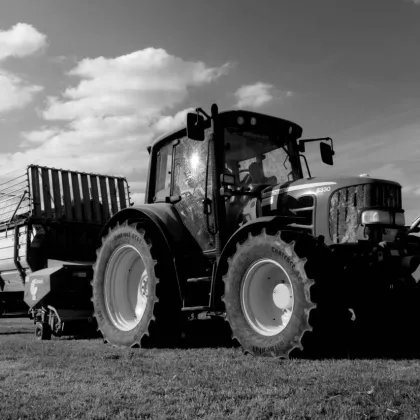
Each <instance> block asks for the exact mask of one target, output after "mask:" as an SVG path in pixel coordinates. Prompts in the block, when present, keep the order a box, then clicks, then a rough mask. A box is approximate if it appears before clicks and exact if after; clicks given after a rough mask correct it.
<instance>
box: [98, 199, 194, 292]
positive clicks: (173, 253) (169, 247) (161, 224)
mask: <svg viewBox="0 0 420 420" xmlns="http://www.w3.org/2000/svg"><path fill="white" fill-rule="evenodd" d="M125 221H132V222H135V221H142V222H144V223H151V224H152V225H153V227H154V228H157V229H158V231H159V233H160V236H161V239H162V242H163V245H164V246H165V249H164V250H163V252H165V253H166V254H167V255H168V256H169V258H170V260H172V262H173V272H174V274H175V276H176V279H177V283H178V287H179V292H180V297H181V299H182V296H183V286H182V285H183V281H182V278H181V276H180V273H181V272H182V270H180V268H181V265H182V256H183V255H185V254H188V253H189V252H191V253H194V251H197V247H198V245H197V243H196V242H195V241H194V238H192V236H191V234H190V233H189V232H188V231H187V229H186V228H185V226H184V225H183V223H182V221H181V219H180V217H179V215H178V213H177V211H176V209H175V208H174V206H173V205H172V204H166V203H156V204H143V205H139V206H136V207H129V208H126V209H123V210H120V211H119V212H117V213H116V214H114V216H112V218H111V219H110V220H109V221H108V222H107V224H106V225H105V226H104V228H103V229H102V232H101V235H100V238H102V237H103V236H104V235H106V234H107V232H108V230H109V229H110V228H112V227H114V226H115V225H116V224H117V223H119V224H122V223H124V222H125ZM100 238H99V241H100ZM199 250H200V249H199ZM200 251H201V250H200Z"/></svg>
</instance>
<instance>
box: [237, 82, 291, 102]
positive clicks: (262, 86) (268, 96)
mask: <svg viewBox="0 0 420 420" xmlns="http://www.w3.org/2000/svg"><path fill="white" fill-rule="evenodd" d="M281 96H286V97H288V96H292V92H283V93H282V94H281ZM235 97H236V100H237V102H236V106H237V107H240V108H241V107H248V108H260V107H261V106H263V105H264V104H266V103H268V102H271V101H272V100H273V99H275V97H276V93H275V91H274V86H273V85H270V84H267V83H262V82H257V83H254V84H253V85H245V86H242V87H240V88H239V89H238V90H237V91H236V92H235Z"/></svg>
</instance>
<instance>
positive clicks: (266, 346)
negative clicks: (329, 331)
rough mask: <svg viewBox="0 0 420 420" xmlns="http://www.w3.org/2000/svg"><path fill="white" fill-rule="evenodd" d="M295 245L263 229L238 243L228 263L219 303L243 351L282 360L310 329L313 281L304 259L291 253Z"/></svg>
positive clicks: (300, 343)
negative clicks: (222, 302) (222, 305)
mask: <svg viewBox="0 0 420 420" xmlns="http://www.w3.org/2000/svg"><path fill="white" fill-rule="evenodd" d="M311 243H313V242H311ZM297 244H298V243H297V242H293V241H290V242H289V243H288V242H286V241H284V240H283V239H282V237H281V235H280V233H277V234H276V235H268V234H267V233H266V231H265V230H263V231H262V233H261V234H259V235H257V236H252V235H251V234H249V236H248V238H247V239H246V240H245V241H244V242H243V243H238V244H237V249H236V253H235V254H233V256H232V257H231V258H230V259H229V260H228V270H227V273H226V275H225V276H224V278H223V280H224V283H225V293H224V296H223V298H222V299H223V301H224V303H225V309H226V318H227V321H228V322H229V324H230V327H231V329H232V333H233V339H236V340H237V341H238V342H239V344H240V345H241V346H242V348H243V349H244V351H245V352H246V353H251V354H253V355H259V356H271V357H283V358H288V357H289V354H290V353H291V351H292V350H294V349H295V348H298V349H301V350H303V346H302V338H303V336H304V334H305V333H306V332H307V331H312V326H311V325H310V323H309V316H310V312H311V311H312V309H314V308H315V307H316V304H315V303H314V302H313V301H312V300H311V291H310V288H311V286H312V285H313V284H314V280H312V279H309V278H308V276H307V274H306V271H305V263H306V258H305V257H300V256H298V254H297V253H296V251H295V247H296V246H297ZM308 253H310V250H309V251H308Z"/></svg>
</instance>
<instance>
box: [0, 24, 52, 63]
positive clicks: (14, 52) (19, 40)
mask: <svg viewBox="0 0 420 420" xmlns="http://www.w3.org/2000/svg"><path fill="white" fill-rule="evenodd" d="M46 46H47V37H46V35H44V34H42V33H41V32H39V31H38V30H37V29H35V28H34V27H33V26H32V25H28V24H27V23H17V24H16V25H14V26H13V27H12V28H10V29H8V30H6V31H1V30H0V60H4V59H5V58H8V57H26V56H28V55H32V54H34V53H35V52H37V51H39V50H41V49H42V48H45V47H46Z"/></svg>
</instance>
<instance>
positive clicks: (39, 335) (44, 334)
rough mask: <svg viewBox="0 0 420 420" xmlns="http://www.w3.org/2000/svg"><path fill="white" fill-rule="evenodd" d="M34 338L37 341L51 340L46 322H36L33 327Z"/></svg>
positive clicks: (49, 329)
mask: <svg viewBox="0 0 420 420" xmlns="http://www.w3.org/2000/svg"><path fill="white" fill-rule="evenodd" d="M35 337H36V339H37V340H39V341H43V340H51V328H50V326H49V325H48V324H47V323H46V322H37V323H36V326H35Z"/></svg>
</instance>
